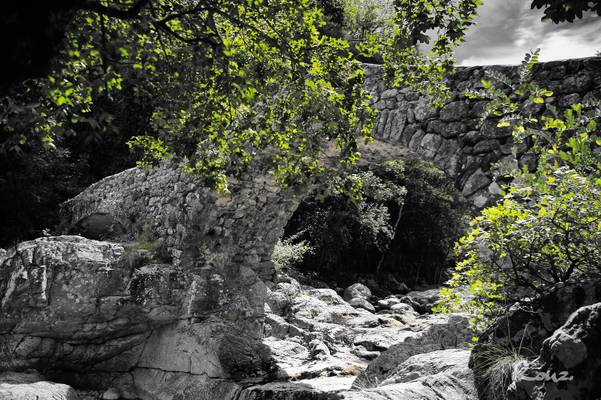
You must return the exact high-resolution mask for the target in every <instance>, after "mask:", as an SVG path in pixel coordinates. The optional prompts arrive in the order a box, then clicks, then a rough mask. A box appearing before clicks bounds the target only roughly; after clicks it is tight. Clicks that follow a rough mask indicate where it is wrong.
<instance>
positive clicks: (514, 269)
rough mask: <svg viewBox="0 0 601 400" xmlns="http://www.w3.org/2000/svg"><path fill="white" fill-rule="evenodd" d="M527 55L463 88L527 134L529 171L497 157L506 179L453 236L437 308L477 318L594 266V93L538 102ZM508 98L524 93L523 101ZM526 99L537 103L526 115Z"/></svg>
mask: <svg viewBox="0 0 601 400" xmlns="http://www.w3.org/2000/svg"><path fill="white" fill-rule="evenodd" d="M537 56H538V52H535V53H534V54H533V55H528V56H527V57H526V59H525V61H524V63H523V65H522V67H521V70H520V78H519V81H518V82H512V81H511V80H510V79H509V78H507V77H506V76H503V75H501V74H496V75H492V76H491V80H485V81H483V85H484V87H485V88H484V89H483V90H480V91H474V92H470V93H468V96H470V97H472V98H485V99H489V100H491V101H490V102H489V103H488V106H487V107H486V110H485V118H487V117H493V118H498V119H499V120H498V121H499V122H498V125H499V126H511V127H512V129H513V136H514V140H515V141H516V142H517V143H521V142H523V141H525V140H531V142H532V143H534V147H533V151H534V152H535V154H536V155H537V157H538V164H537V168H536V170H535V171H532V172H531V171H528V169H526V168H524V169H518V168H517V167H514V168H511V166H510V165H507V164H505V165H501V166H499V173H505V174H510V175H511V176H512V177H513V181H512V183H511V184H510V185H509V186H507V187H506V188H505V192H504V197H503V198H502V199H501V200H500V201H499V202H498V203H497V204H496V205H494V206H492V207H489V208H486V209H485V210H483V211H482V213H481V214H480V215H479V216H478V217H476V218H475V219H474V220H473V221H472V223H471V230H470V231H469V233H468V234H467V235H466V236H464V237H462V238H461V239H460V240H459V241H458V243H457V246H456V253H457V256H458V257H459V258H460V262H458V264H457V267H456V271H455V273H454V274H453V278H452V279H451V281H450V284H451V287H452V288H455V289H445V290H443V292H442V294H443V302H442V304H441V307H440V308H441V309H449V308H450V309H453V308H457V307H458V308H462V309H467V310H469V311H471V312H473V313H474V314H475V315H476V318H475V320H474V322H475V324H476V327H477V328H484V327H486V325H487V323H488V322H489V321H490V320H491V318H494V317H496V316H498V315H500V314H501V313H502V312H503V311H504V310H505V309H506V308H507V307H510V306H512V305H514V304H516V303H519V304H521V306H523V307H528V306H532V305H533V304H535V299H536V298H537V297H538V296H539V295H542V294H544V293H546V292H548V291H549V290H550V289H551V288H552V287H553V286H554V285H555V284H558V283H568V284H569V283H570V282H575V281H577V280H579V279H583V278H584V279H586V277H587V276H591V275H596V274H598V273H599V272H601V264H600V263H599V260H600V259H601V254H600V253H599V251H600V249H601V217H600V216H601V201H600V197H599V196H600V195H601V168H600V167H601V164H600V163H601V158H600V154H601V151H600V150H601V148H600V146H601V140H599V137H598V132H599V130H598V124H599V122H600V121H601V103H600V102H599V101H597V100H594V99H593V100H589V101H587V102H585V103H576V104H572V105H571V106H569V107H567V108H565V109H558V108H557V107H555V106H553V105H551V104H550V103H547V102H545V98H549V97H551V96H553V93H552V92H551V91H549V90H547V89H545V88H541V87H539V86H538V85H536V84H534V83H532V82H531V73H532V70H533V69H534V67H535V65H536V62H537ZM507 88H509V89H510V94H507V93H506V91H505V90H506V89H507ZM515 98H527V99H528V101H527V103H526V106H525V107H523V108H522V107H520V106H519V105H518V104H516V103H515V102H514V99H515ZM534 105H542V106H544V107H545V112H544V113H543V114H542V115H541V116H537V115H533V114H532V112H531V111H532V110H533V109H534V108H533V107H532V106H534ZM465 287H468V288H469V293H468V292H466V291H465V290H464V288H465ZM466 294H467V296H466Z"/></svg>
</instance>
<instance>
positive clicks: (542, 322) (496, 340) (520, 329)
mask: <svg viewBox="0 0 601 400" xmlns="http://www.w3.org/2000/svg"><path fill="white" fill-rule="evenodd" d="M600 301H601V278H595V277H592V278H590V279H587V280H586V281H581V282H575V283H569V284H558V285H556V286H555V287H554V288H552V289H551V290H550V291H549V292H548V293H547V294H545V295H544V296H541V297H538V298H536V299H533V300H532V302H531V307H529V308H526V307H514V308H512V309H511V310H510V311H509V312H508V313H507V314H506V315H504V316H503V317H502V318H499V320H497V321H496V322H495V323H494V324H493V325H492V326H491V328H490V329H489V330H488V331H487V332H485V333H484V334H482V335H481V337H480V338H479V339H480V340H479V341H478V344H477V345H476V346H475V347H474V349H473V351H472V355H471V358H470V368H472V369H473V370H474V376H475V379H476V383H477V387H478V390H479V395H480V398H481V399H482V400H489V399H496V398H497V397H496V396H497V394H498V393H499V392H505V391H507V387H498V384H497V383H496V382H491V381H490V379H489V376H490V374H489V373H488V370H489V369H490V365H491V363H490V358H491V355H490V354H491V351H492V352H493V354H495V353H498V350H497V349H501V350H503V349H505V350H504V351H510V352H512V353H516V349H517V355H518V356H519V357H517V358H516V360H519V359H526V360H527V359H530V358H532V356H533V355H537V354H541V350H542V349H543V343H549V342H546V340H547V339H548V338H550V337H551V336H552V335H554V334H555V332H556V331H557V330H558V329H559V328H560V327H562V325H564V324H565V323H566V320H568V318H569V317H570V315H572V313H574V312H575V311H576V310H578V309H579V308H580V307H584V306H587V305H591V304H595V303H598V302H600ZM565 348H566V347H563V349H565ZM574 350H576V349H574ZM515 367H516V368H518V367H520V365H518V364H516V365H515ZM511 380H512V379H511V378H508V382H511Z"/></svg>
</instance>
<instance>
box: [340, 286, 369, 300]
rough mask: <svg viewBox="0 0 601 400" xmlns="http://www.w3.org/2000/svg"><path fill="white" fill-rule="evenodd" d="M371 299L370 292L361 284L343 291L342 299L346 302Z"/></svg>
mask: <svg viewBox="0 0 601 400" xmlns="http://www.w3.org/2000/svg"><path fill="white" fill-rule="evenodd" d="M370 297H371V290H369V288H368V287H367V286H365V285H364V284H362V283H354V284H352V285H351V286H349V287H347V288H346V289H344V294H343V296H342V298H343V299H344V300H346V301H350V300H351V299H355V298H358V299H365V300H367V299H369V298H370Z"/></svg>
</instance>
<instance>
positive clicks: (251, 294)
mask: <svg viewBox="0 0 601 400" xmlns="http://www.w3.org/2000/svg"><path fill="white" fill-rule="evenodd" d="M132 252H133V250H131V249H126V248H124V247H123V246H122V245H119V244H115V243H108V242H99V241H94V240H89V239H85V238H82V237H79V236H59V237H48V238H40V239H37V240H34V241H30V242H25V243H22V244H20V245H19V246H17V248H15V249H12V250H10V251H8V252H7V253H6V254H5V255H4V256H3V257H2V258H1V259H0V274H1V279H0V299H1V300H0V301H1V309H0V311H1V313H0V368H1V369H2V370H24V369H27V368H35V369H38V370H40V371H43V372H44V373H46V375H48V376H49V377H51V378H54V379H57V380H60V381H66V382H69V383H71V382H73V384H74V385H75V384H77V385H76V386H81V385H83V386H90V385H91V386H94V385H98V386H102V385H105V384H106V383H107V382H109V381H110V382H113V381H115V380H116V381H117V382H119V384H118V385H116V386H119V387H120V388H121V389H122V391H123V392H124V393H125V394H126V395H128V397H136V396H137V395H138V394H139V392H140V391H142V392H144V391H146V392H148V391H149V389H148V386H149V385H151V386H152V383H153V382H154V381H156V380H157V379H160V381H173V382H179V384H180V385H181V384H182V383H181V382H182V380H185V379H184V378H186V379H192V380H193V381H194V385H195V386H196V387H198V386H199V385H200V386H202V385H204V384H205V383H206V385H208V386H212V385H215V382H219V381H218V380H219V379H222V380H239V379H244V378H248V377H252V376H255V375H262V374H264V373H265V371H267V370H269V368H270V364H269V354H268V353H267V352H266V350H265V348H264V346H262V345H261V343H260V341H259V340H258V339H259V337H260V330H261V318H262V315H263V302H264V297H265V286H264V284H263V282H262V281H261V280H260V279H259V278H258V276H257V275H256V274H255V273H254V272H253V270H252V269H250V268H248V267H243V266H241V265H236V264H234V265H229V266H223V267H208V268H199V269H196V270H194V271H190V270H185V269H183V268H182V267H178V266H173V265H169V264H146V263H145V262H147V261H146V260H144V259H142V260H140V259H136V258H135V257H134V256H133V255H132ZM140 263H142V265H139V264H140ZM214 379H217V381H213V380H214ZM203 382H204V383H203ZM174 384H175V383H174ZM230 385H231V384H230ZM107 386H109V385H107ZM226 386H227V385H226ZM150 392H151V391H150ZM148 398H153V397H152V396H149V397H148ZM157 398H159V397H157ZM162 398H168V397H162Z"/></svg>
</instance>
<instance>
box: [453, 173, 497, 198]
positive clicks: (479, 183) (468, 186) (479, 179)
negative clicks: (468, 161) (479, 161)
mask: <svg viewBox="0 0 601 400" xmlns="http://www.w3.org/2000/svg"><path fill="white" fill-rule="evenodd" d="M491 182H492V179H491V178H490V177H489V176H488V175H486V174H485V173H484V172H483V171H482V169H480V168H479V169H478V170H476V171H475V172H474V173H473V174H472V175H470V177H469V178H468V179H467V181H466V182H465V184H464V185H463V190H462V191H461V194H463V196H465V197H469V196H471V195H472V194H474V193H476V192H477V191H478V190H480V189H482V188H483V187H486V186H488V185H489V184H490V183H491Z"/></svg>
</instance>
